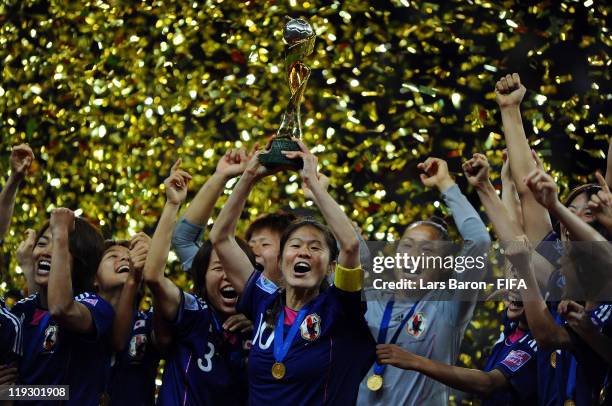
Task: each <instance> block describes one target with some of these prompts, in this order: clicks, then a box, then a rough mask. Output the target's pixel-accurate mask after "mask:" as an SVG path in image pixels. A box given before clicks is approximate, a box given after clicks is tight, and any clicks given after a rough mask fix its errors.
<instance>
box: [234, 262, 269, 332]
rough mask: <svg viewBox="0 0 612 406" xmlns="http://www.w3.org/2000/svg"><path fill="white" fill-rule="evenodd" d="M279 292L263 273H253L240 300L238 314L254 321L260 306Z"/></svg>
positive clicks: (237, 306)
mask: <svg viewBox="0 0 612 406" xmlns="http://www.w3.org/2000/svg"><path fill="white" fill-rule="evenodd" d="M277 290H278V287H277V286H276V285H275V284H274V282H272V281H271V280H269V279H268V278H266V277H265V276H263V274H262V273H261V272H259V271H253V273H252V274H251V276H250V277H249V280H248V281H247V284H246V286H245V287H244V291H243V292H242V295H240V298H239V299H238V304H237V305H236V310H237V311H238V313H242V314H244V315H245V316H246V317H247V318H248V319H249V320H251V321H254V320H255V316H256V313H257V307H258V305H259V304H260V303H261V302H262V301H264V300H266V299H268V298H269V297H270V296H272V295H274V294H275V293H276V291H277Z"/></svg>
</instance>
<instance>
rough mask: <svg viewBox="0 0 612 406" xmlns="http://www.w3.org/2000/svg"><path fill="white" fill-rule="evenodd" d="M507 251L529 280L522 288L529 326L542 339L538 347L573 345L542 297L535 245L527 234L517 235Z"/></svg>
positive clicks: (525, 278)
mask: <svg viewBox="0 0 612 406" xmlns="http://www.w3.org/2000/svg"><path fill="white" fill-rule="evenodd" d="M504 248H505V253H506V257H507V258H508V260H509V261H510V262H511V263H512V266H513V267H514V270H515V271H516V272H517V273H518V275H519V276H520V277H521V278H522V279H523V280H524V281H525V284H526V285H527V288H526V289H519V292H520V294H521V298H522V300H523V306H524V309H525V314H526V316H527V323H528V324H529V330H530V331H531V334H532V335H533V336H534V338H535V339H536V342H537V343H538V348H542V349H545V350H554V349H559V348H570V347H571V345H572V340H571V337H570V335H569V333H568V332H567V330H566V329H565V328H563V327H561V326H559V325H558V324H557V323H556V322H555V320H554V319H553V316H552V314H551V313H550V311H549V310H548V306H547V305H546V302H545V301H544V299H543V298H542V294H541V293H540V289H539V288H538V284H537V281H536V279H535V275H534V273H533V268H532V263H531V254H532V249H531V245H530V244H529V241H528V240H527V236H525V235H522V236H517V237H515V238H514V240H513V241H512V242H510V243H507V244H506V245H505V247H504Z"/></svg>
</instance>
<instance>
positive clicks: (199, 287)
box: [189, 238, 255, 300]
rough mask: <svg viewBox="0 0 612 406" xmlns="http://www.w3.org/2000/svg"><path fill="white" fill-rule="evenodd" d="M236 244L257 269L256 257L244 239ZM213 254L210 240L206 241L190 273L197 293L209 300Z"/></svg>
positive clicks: (237, 240) (194, 258)
mask: <svg viewBox="0 0 612 406" xmlns="http://www.w3.org/2000/svg"><path fill="white" fill-rule="evenodd" d="M236 242H237V243H238V245H239V246H240V248H242V251H244V253H245V254H246V255H247V257H249V261H250V262H251V265H253V268H255V255H253V251H251V247H249V244H247V243H246V242H245V241H244V240H243V239H241V238H236ZM212 253H213V245H212V243H211V242H210V241H209V240H206V241H204V244H202V246H201V247H200V249H198V252H197V253H196V255H195V257H193V262H192V263H191V268H190V269H189V272H190V273H191V277H192V278H193V289H194V291H195V293H196V294H197V295H198V296H199V297H201V298H202V299H205V300H206V299H208V293H207V292H206V272H207V271H208V265H209V264H210V258H211V257H212Z"/></svg>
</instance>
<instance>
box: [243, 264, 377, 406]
mask: <svg viewBox="0 0 612 406" xmlns="http://www.w3.org/2000/svg"><path fill="white" fill-rule="evenodd" d="M281 292H282V291H280V290H277V289H272V288H271V286H270V285H269V284H265V283H264V280H263V279H262V276H261V272H257V271H256V272H254V273H253V274H252V275H251V278H250V279H249V282H248V283H247V286H246V288H245V290H244V292H243V294H242V296H241V298H240V301H239V304H238V309H239V311H240V312H241V313H244V314H245V315H246V316H247V317H249V318H250V319H251V320H253V322H254V323H255V326H256V333H255V338H254V339H253V347H252V348H251V353H250V355H249V363H248V373H249V404H251V405H350V404H355V402H356V399H357V393H358V390H359V383H360V382H361V380H362V379H363V377H364V375H365V374H366V372H367V371H368V369H369V368H370V366H371V365H372V363H373V362H374V352H375V345H376V343H375V341H374V339H373V338H372V336H371V334H370V332H369V329H368V326H367V324H366V321H365V319H364V313H365V305H364V304H363V303H362V301H361V291H357V292H346V291H343V290H341V289H338V288H337V287H335V286H332V287H330V288H328V289H327V290H325V291H323V292H321V293H320V294H319V295H318V296H317V297H316V298H315V299H313V301H311V302H310V303H309V304H308V305H307V306H308V309H309V310H308V314H307V315H306V316H305V318H304V320H303V322H302V323H301V325H300V329H299V331H298V334H297V335H296V337H295V339H294V340H293V342H292V343H291V346H290V348H289V351H288V353H287V355H286V357H285V359H284V360H283V363H284V365H285V366H286V374H285V376H284V377H283V378H282V379H280V380H277V379H275V378H274V377H273V376H272V372H271V370H272V365H273V364H274V362H275V358H274V354H273V351H274V344H273V343H274V331H273V330H272V329H271V328H270V327H269V326H268V325H267V324H266V322H265V320H264V319H265V317H266V312H267V310H268V309H270V307H271V306H272V304H273V303H274V302H275V301H276V299H277V297H278V296H279V295H280V294H282V293H281ZM283 328H284V332H283V334H285V336H286V334H287V331H288V329H289V326H286V325H285V326H283Z"/></svg>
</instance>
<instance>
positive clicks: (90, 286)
mask: <svg viewBox="0 0 612 406" xmlns="http://www.w3.org/2000/svg"><path fill="white" fill-rule="evenodd" d="M48 228H49V222H48V221H47V222H45V223H44V224H43V226H42V227H41V228H40V230H39V231H38V234H37V235H36V241H37V242H38V240H39V239H40V237H41V236H42V235H43V234H44V233H45V231H46V230H47V229H48ZM68 250H69V251H70V254H71V255H72V257H73V259H74V266H73V269H72V275H71V276H72V294H73V295H75V296H76V295H79V294H81V293H83V292H87V291H93V290H94V280H95V277H96V272H97V271H98V265H99V264H100V260H101V259H102V255H103V254H104V237H102V233H101V232H100V230H99V229H98V227H96V226H95V225H93V224H92V223H91V222H90V221H89V220H86V219H84V218H82V217H75V219H74V230H72V231H71V232H70V234H69V236H68Z"/></svg>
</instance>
